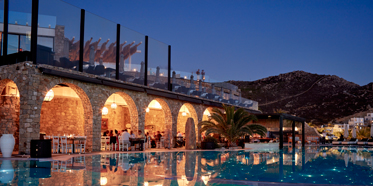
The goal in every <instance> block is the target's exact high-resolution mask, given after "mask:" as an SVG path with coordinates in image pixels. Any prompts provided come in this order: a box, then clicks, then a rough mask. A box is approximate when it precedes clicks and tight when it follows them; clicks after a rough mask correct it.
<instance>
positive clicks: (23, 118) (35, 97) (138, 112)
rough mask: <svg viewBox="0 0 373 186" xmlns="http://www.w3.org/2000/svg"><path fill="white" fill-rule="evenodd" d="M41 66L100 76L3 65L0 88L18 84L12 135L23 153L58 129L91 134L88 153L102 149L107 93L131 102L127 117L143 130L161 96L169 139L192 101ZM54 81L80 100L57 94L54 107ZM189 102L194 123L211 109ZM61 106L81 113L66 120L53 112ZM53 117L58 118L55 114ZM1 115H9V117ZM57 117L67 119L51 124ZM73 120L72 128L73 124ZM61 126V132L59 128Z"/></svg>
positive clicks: (28, 64) (160, 101) (137, 127)
mask: <svg viewBox="0 0 373 186" xmlns="http://www.w3.org/2000/svg"><path fill="white" fill-rule="evenodd" d="M40 67H43V68H45V69H53V70H57V71H61V72H67V73H70V74H77V75H82V76H85V77H90V78H96V77H97V76H95V75H92V74H87V73H84V72H77V71H72V70H67V69H63V68H59V67H54V66H49V65H43V64H39V65H34V64H32V62H22V63H17V64H14V65H7V66H1V67H0V79H1V80H0V89H4V87H5V85H6V84H8V83H15V85H16V86H17V88H18V91H19V97H18V98H16V99H18V100H19V103H18V104H19V106H17V104H14V105H13V106H11V107H14V108H18V107H19V111H17V109H15V113H14V114H12V115H15V116H17V115H19V118H16V119H14V120H13V121H14V122H13V124H12V125H14V126H16V131H17V132H16V133H14V135H15V138H16V140H18V143H17V144H19V153H20V154H23V153H26V154H29V153H30V141H31V140H32V139H39V133H40V132H43V130H49V131H51V130H52V131H55V132H54V133H55V135H57V134H60V135H62V134H63V133H62V132H66V133H67V134H68V133H69V132H71V131H72V130H77V131H78V132H77V133H78V134H82V135H85V136H87V151H88V152H90V151H99V150H100V139H101V138H100V137H101V118H102V108H103V107H104V106H105V102H106V100H107V99H108V97H109V96H110V95H112V94H113V93H116V94H119V95H120V96H121V97H122V98H123V99H124V100H125V101H126V102H127V104H128V112H126V115H129V118H130V119H129V120H130V121H129V123H130V124H131V130H134V131H137V130H142V131H144V126H145V120H146V113H147V112H146V108H147V107H148V105H149V103H150V102H151V101H152V100H157V101H158V102H159V103H160V105H161V106H162V110H163V113H164V116H165V117H164V120H165V121H164V127H165V129H166V133H167V132H168V133H170V135H169V136H171V137H170V138H172V137H174V136H176V134H177V123H178V117H179V111H180V108H181V107H182V105H183V104H185V103H188V102H186V101H182V100H177V99H170V98H163V97H160V96H154V95H150V94H147V93H146V92H136V91H131V90H127V89H122V88H116V87H111V86H105V85H99V84H93V83H86V82H83V81H78V80H74V79H69V78H63V77H57V76H51V75H45V74H43V73H42V72H41V70H40ZM114 81H116V80H114ZM119 82H121V81H119ZM56 85H63V86H67V87H69V88H71V89H73V90H74V91H75V93H76V94H77V95H78V97H79V99H76V100H74V99H72V100H70V101H69V102H66V100H65V101H64V100H63V98H56V99H55V100H54V102H55V103H56V104H53V105H52V102H50V103H45V102H44V101H43V100H44V97H45V96H46V94H47V92H48V91H49V90H50V89H52V88H53V87H55V86H56ZM136 86H141V85H136ZM184 96H185V95H184ZM61 104H62V105H61ZM187 105H188V107H189V110H191V111H192V113H193V114H192V116H191V117H192V118H193V119H194V120H197V121H195V123H196V124H197V123H198V122H200V121H201V120H202V118H203V113H204V111H205V110H206V109H207V108H209V106H207V105H204V104H196V103H188V104H187ZM62 107H64V108H63V109H64V110H69V109H70V108H71V107H75V108H79V111H77V112H75V113H70V114H73V115H74V114H75V115H74V117H71V116H70V118H64V119H63V112H61V115H56V114H53V113H56V111H58V109H62ZM210 110H211V109H210ZM3 113H5V112H3ZM65 114H66V113H65ZM51 116H53V117H55V118H51ZM75 116H76V117H75ZM3 118H4V119H6V118H9V117H3ZM118 119H120V118H118ZM56 120H58V121H59V123H61V120H63V121H62V123H63V124H62V126H55V127H53V128H51V127H52V126H53V125H54V123H56V122H55V121H56ZM6 123H8V122H5V120H4V122H2V123H1V125H2V126H1V127H2V128H4V126H6ZM72 124H73V126H74V127H71V126H70V125H72ZM41 126H42V127H41ZM48 127H49V129H48ZM61 129H62V130H63V131H60V130H61ZM2 132H3V133H5V130H2ZM59 132H61V133H59ZM75 132H76V131H75ZM66 133H65V134H66ZM53 135H54V134H53ZM166 142H168V143H171V142H172V140H171V139H166Z"/></svg>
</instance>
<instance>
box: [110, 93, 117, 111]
mask: <svg viewBox="0 0 373 186" xmlns="http://www.w3.org/2000/svg"><path fill="white" fill-rule="evenodd" d="M113 96H114V102H113V103H112V104H111V108H112V109H116V108H117V104H116V103H115V94H114V95H113Z"/></svg>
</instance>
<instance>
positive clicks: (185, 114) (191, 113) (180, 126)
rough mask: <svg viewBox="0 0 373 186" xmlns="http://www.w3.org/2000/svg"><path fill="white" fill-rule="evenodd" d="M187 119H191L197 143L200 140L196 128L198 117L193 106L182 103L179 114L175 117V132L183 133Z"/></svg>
mask: <svg viewBox="0 0 373 186" xmlns="http://www.w3.org/2000/svg"><path fill="white" fill-rule="evenodd" d="M188 118H193V120H194V124H195V131H196V139H197V141H200V139H201V138H200V134H199V128H198V115H197V112H196V110H195V109H194V107H193V105H192V104H190V103H184V104H183V105H182V106H181V107H180V109H179V113H178V115H177V132H181V133H185V124H186V122H187V119H188Z"/></svg>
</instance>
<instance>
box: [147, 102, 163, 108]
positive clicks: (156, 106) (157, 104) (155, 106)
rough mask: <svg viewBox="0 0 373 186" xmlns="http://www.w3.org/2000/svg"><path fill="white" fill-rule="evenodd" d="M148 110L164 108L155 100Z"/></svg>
mask: <svg viewBox="0 0 373 186" xmlns="http://www.w3.org/2000/svg"><path fill="white" fill-rule="evenodd" d="M148 108H152V109H162V106H161V104H159V102H158V101H156V100H153V101H151V102H150V103H149V107H148Z"/></svg>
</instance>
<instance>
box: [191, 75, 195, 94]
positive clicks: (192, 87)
mask: <svg viewBox="0 0 373 186" xmlns="http://www.w3.org/2000/svg"><path fill="white" fill-rule="evenodd" d="M193 78H194V76H193V74H192V75H191V76H190V89H192V90H194V89H195V88H196V85H195V84H194V79H193Z"/></svg>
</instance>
